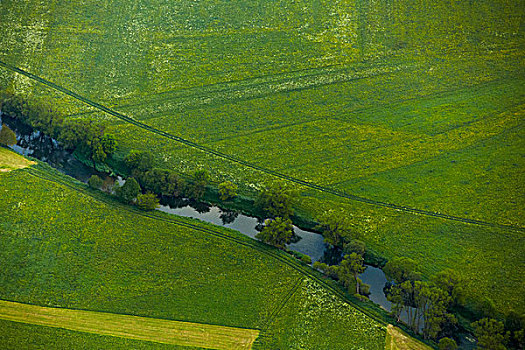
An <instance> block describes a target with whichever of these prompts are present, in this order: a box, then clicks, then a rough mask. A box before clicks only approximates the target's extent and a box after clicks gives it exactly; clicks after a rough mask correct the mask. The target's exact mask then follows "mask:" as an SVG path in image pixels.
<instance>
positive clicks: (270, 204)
mask: <svg viewBox="0 0 525 350" xmlns="http://www.w3.org/2000/svg"><path fill="white" fill-rule="evenodd" d="M292 202H293V192H292V191H291V190H289V189H287V188H286V187H285V186H284V185H282V184H280V183H276V184H273V185H271V186H270V187H267V188H265V189H264V190H263V191H262V192H261V193H260V194H259V196H258V197H257V200H256V201H255V206H256V208H258V209H259V210H261V211H262V212H263V213H264V214H265V215H266V216H267V217H269V218H276V217H282V218H288V217H290V216H292V215H293V208H292Z"/></svg>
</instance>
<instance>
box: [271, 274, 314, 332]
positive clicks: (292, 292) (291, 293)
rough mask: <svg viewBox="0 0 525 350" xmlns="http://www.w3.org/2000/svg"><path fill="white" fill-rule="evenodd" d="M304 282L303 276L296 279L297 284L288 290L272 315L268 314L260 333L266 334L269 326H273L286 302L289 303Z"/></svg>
mask: <svg viewBox="0 0 525 350" xmlns="http://www.w3.org/2000/svg"><path fill="white" fill-rule="evenodd" d="M303 282H304V276H300V277H299V278H298V279H297V282H295V284H294V285H293V287H292V288H291V289H290V291H289V292H288V293H287V294H286V295H285V296H284V298H283V299H282V300H281V302H280V303H279V305H277V307H276V308H275V309H274V310H273V311H272V313H271V314H270V316H269V317H268V320H266V325H265V326H264V327H263V328H262V331H263V332H266V331H267V330H268V329H269V328H270V326H271V325H272V324H273V322H274V321H275V318H276V317H277V316H278V315H279V313H280V312H281V310H282V309H284V307H285V306H286V304H288V302H289V301H290V299H292V297H293V296H294V295H295V293H296V292H297V290H298V289H299V287H301V285H302V284H303Z"/></svg>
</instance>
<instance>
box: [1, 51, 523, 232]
mask: <svg viewBox="0 0 525 350" xmlns="http://www.w3.org/2000/svg"><path fill="white" fill-rule="evenodd" d="M0 66H2V67H4V68H7V69H9V70H12V71H15V72H16V73H19V74H22V75H25V76H27V77H28V78H31V79H34V80H36V81H38V82H40V83H42V84H44V85H47V86H49V87H51V88H53V89H55V90H57V91H60V92H62V93H64V94H66V95H69V96H71V97H73V98H75V99H77V100H79V101H82V102H84V103H86V104H87V105H90V106H92V107H95V108H97V109H99V110H101V111H104V112H106V113H107V114H109V115H112V116H114V117H116V118H118V119H121V120H123V121H125V122H128V123H129V124H132V125H135V126H137V127H139V128H142V129H145V130H147V131H150V132H152V133H154V134H157V135H159V136H162V137H165V138H167V139H170V140H173V141H176V142H179V143H182V144H184V145H186V146H188V147H192V148H195V149H198V150H200V151H202V152H204V153H208V154H211V155H214V156H216V157H219V158H222V159H226V160H228V161H231V162H233V163H237V164H240V165H242V166H245V167H247V168H251V169H254V170H257V171H260V172H262V173H265V174H268V175H271V176H273V177H275V178H278V179H281V180H286V181H289V182H292V183H295V184H298V185H301V186H304V187H307V188H311V189H314V190H318V191H320V192H324V193H328V194H332V195H334V196H336V197H340V198H345V199H350V200H354V201H357V202H362V203H367V204H371V205H376V206H381V207H385V208H390V209H394V210H397V211H402V212H407V213H411V214H418V215H423V216H431V217H435V218H440V219H445V220H452V221H458V222H462V223H466V224H473V225H481V226H488V227H494V228H503V229H511V230H516V231H522V232H525V227H520V226H514V225H504V224H497V223H491V222H486V221H481V220H475V219H468V218H463V217H459V216H454V215H448V214H443V213H439V212H433V211H429V210H423V209H417V208H411V207H407V206H402V205H398V204H393V203H388V202H382V201H377V200H373V199H370V198H366V197H361V196H357V195H353V194H348V193H345V192H343V191H339V190H336V189H333V188H329V187H324V186H321V185H318V184H316V183H313V182H308V181H304V180H300V179H297V178H294V177H291V176H288V175H285V174H282V173H279V172H277V171H274V170H271V169H267V168H264V167H262V166H259V165H257V164H253V163H251V162H248V161H245V160H243V159H240V158H236V157H234V156H232V155H229V154H226V153H222V152H220V151H216V150H214V149H212V148H210V147H207V146H204V145H201V144H199V143H196V142H193V141H190V140H187V139H184V138H182V137H180V136H176V135H172V134H170V133H168V132H165V131H162V130H159V129H157V128H155V127H152V126H150V125H147V124H144V123H142V122H139V121H137V120H135V119H133V118H131V117H128V116H126V115H124V114H121V113H119V112H116V111H114V110H112V109H110V108H108V107H106V106H103V105H101V104H99V103H97V102H94V101H91V100H89V99H87V98H85V97H83V96H81V95H79V94H77V93H75V92H73V91H71V90H68V89H66V88H64V87H62V86H60V85H57V84H55V83H53V82H51V81H48V80H46V79H44V78H41V77H39V76H37V75H35V74H32V73H30V72H26V71H24V70H22V69H20V68H18V67H15V66H13V65H10V64H8V63H5V62H3V61H0Z"/></svg>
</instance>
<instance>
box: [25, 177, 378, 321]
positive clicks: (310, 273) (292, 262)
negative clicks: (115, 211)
mask: <svg viewBox="0 0 525 350" xmlns="http://www.w3.org/2000/svg"><path fill="white" fill-rule="evenodd" d="M22 171H26V172H27V173H28V174H30V175H32V176H34V177H36V178H39V179H42V180H44V181H48V182H52V183H55V184H58V185H61V186H65V187H67V188H69V189H71V190H73V191H76V192H80V193H82V194H84V195H86V196H90V197H92V198H94V199H95V200H97V201H101V202H103V203H105V204H108V205H111V206H113V207H118V208H119V210H126V211H128V212H130V213H132V214H134V215H140V216H142V217H146V218H149V219H153V220H157V221H162V222H165V223H169V224H174V225H178V226H182V227H186V228H188V229H191V230H195V231H199V232H202V233H205V234H207V235H211V236H214V237H217V238H220V239H224V240H227V241H230V242H232V243H236V244H239V245H242V246H245V247H247V248H250V249H255V250H257V251H259V252H260V253H262V254H264V255H266V256H269V257H271V258H274V259H276V260H278V261H280V262H281V263H283V264H285V265H287V266H288V267H290V268H292V269H293V270H295V271H296V272H297V273H299V274H300V275H302V276H305V277H307V278H310V279H311V280H313V281H315V282H316V283H318V284H319V285H321V286H322V287H323V288H326V289H327V290H329V291H330V292H332V293H333V294H334V295H335V296H336V297H337V298H339V299H340V300H342V301H343V302H345V303H347V304H349V305H351V306H352V307H353V308H355V309H357V310H359V311H360V312H362V313H364V314H365V315H367V316H368V317H370V318H372V319H373V320H374V321H376V322H378V323H379V324H382V325H384V326H386V325H387V324H388V323H387V322H386V321H385V320H383V319H381V318H380V317H378V316H377V315H374V314H373V313H371V312H370V311H369V310H366V309H364V308H363V307H361V306H359V305H357V304H355V303H353V302H352V301H351V300H350V299H349V298H348V297H347V296H346V295H345V294H344V293H343V292H342V291H341V290H340V289H338V288H336V287H334V286H332V285H330V284H329V283H327V282H326V281H325V280H323V279H322V278H321V277H319V276H317V275H316V274H315V273H314V270H313V269H312V268H311V267H308V266H305V265H302V264H300V263H299V262H298V261H297V260H296V259H295V258H294V257H292V256H290V255H287V254H284V253H282V252H280V251H278V250H277V248H274V247H271V246H268V245H264V244H261V243H259V242H257V241H255V240H252V239H249V238H245V239H242V238H240V237H235V236H232V235H229V234H227V233H224V232H221V231H219V230H214V229H211V228H208V227H204V226H202V225H197V224H192V223H191V222H186V221H185V220H184V221H183V220H180V219H177V218H176V216H173V217H167V216H163V215H161V214H159V213H157V212H156V211H153V212H145V211H142V210H140V209H137V208H135V207H132V206H129V205H125V204H122V203H119V202H117V201H116V200H113V199H110V198H108V196H107V195H105V194H103V193H102V192H100V191H98V193H97V192H89V191H86V188H84V187H83V186H82V185H80V184H79V183H74V182H71V181H68V180H66V179H61V178H59V177H58V176H54V175H52V174H49V173H46V172H45V171H42V170H38V169H35V168H34V167H31V168H26V169H24V170H22ZM64 176H65V175H64ZM301 281H302V279H300V280H299V281H298V282H296V284H295V286H294V287H293V288H292V290H291V291H290V292H288V295H287V296H286V297H285V301H284V302H283V303H281V306H280V307H279V308H278V309H279V310H277V313H278V312H279V311H280V310H281V309H282V308H283V307H284V305H285V304H286V302H288V300H290V298H291V297H292V296H293V294H295V292H296V291H297V289H298V288H299V286H300V285H301V283H299V282H301ZM275 315H276V312H275V311H274V313H273V317H275Z"/></svg>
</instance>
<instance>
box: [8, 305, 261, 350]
mask: <svg viewBox="0 0 525 350" xmlns="http://www.w3.org/2000/svg"><path fill="white" fill-rule="evenodd" d="M0 319H3V320H7V321H12V322H20V323H27V324H33V325H38V326H47V327H53V328H64V329H68V330H72V331H78V332H84V333H92V334H97V335H104V336H114V337H119V338H127V339H135V340H141V341H150V342H155V343H163V344H172V345H182V346H195V347H202V348H207V349H218V350H231V349H251V347H252V344H253V342H254V341H255V339H256V338H257V337H258V336H259V332H260V331H259V330H255V329H246V328H236V327H229V326H218V325H210V324H205V323H195V322H185V321H175V320H166V319H159V318H149V317H141V316H134V315H124V314H116V313H109V312H99V311H88V310H75V309H66V308H54V307H46V306H37V305H32V304H24V303H19V302H13V301H6V300H0Z"/></svg>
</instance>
